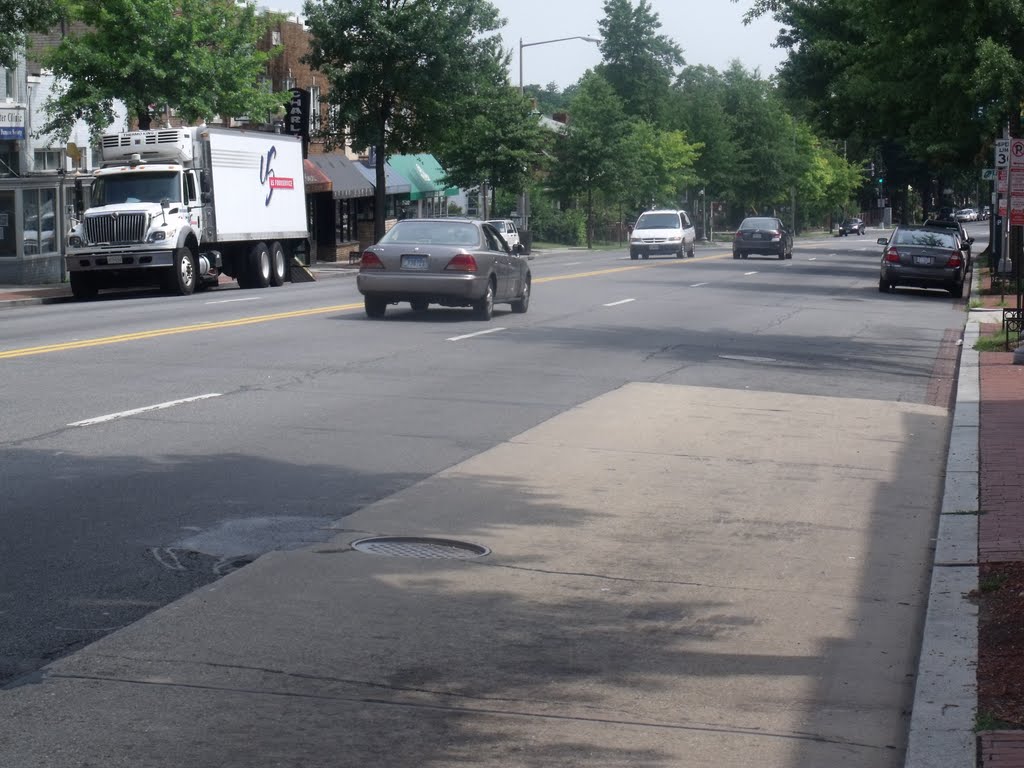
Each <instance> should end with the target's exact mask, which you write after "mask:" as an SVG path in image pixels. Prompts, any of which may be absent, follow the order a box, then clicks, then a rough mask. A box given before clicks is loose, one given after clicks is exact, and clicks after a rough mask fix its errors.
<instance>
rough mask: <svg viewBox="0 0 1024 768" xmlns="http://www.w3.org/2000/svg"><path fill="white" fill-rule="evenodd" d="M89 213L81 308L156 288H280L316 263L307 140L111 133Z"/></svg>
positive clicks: (83, 236) (73, 265) (74, 253)
mask: <svg viewBox="0 0 1024 768" xmlns="http://www.w3.org/2000/svg"><path fill="white" fill-rule="evenodd" d="M101 152H102V164H101V167H100V168H99V169H98V170H96V171H94V172H93V178H92V194H91V199H90V207H89V209H88V210H86V211H84V212H82V213H81V217H80V219H79V220H78V221H77V222H76V223H75V226H74V227H73V228H72V230H71V232H70V233H69V234H68V241H67V249H66V251H65V263H66V265H67V271H68V276H69V279H70V281H71V291H72V293H73V294H74V295H75V297H76V298H79V299H89V298H92V297H94V296H95V295H96V293H97V291H99V290H100V289H101V288H109V287H116V286H121V285H125V284H130V285H138V284H156V285H160V286H161V287H162V288H163V289H164V290H167V291H171V292H174V293H178V294H182V295H187V294H190V293H192V292H193V291H195V290H202V289H203V288H206V287H208V286H211V285H216V284H217V282H218V278H219V275H220V274H222V273H223V274H225V275H228V276H229V277H233V278H235V280H237V281H238V285H239V287H241V288H264V287H266V286H268V285H270V286H276V285H281V284H282V283H284V282H285V280H287V279H288V278H289V275H290V267H289V265H290V263H291V260H292V256H293V255H297V254H300V253H308V249H309V230H308V226H307V219H306V194H305V186H304V179H303V165H302V142H301V140H299V139H298V138H295V137H292V136H288V135H283V134H276V133H263V132H259V131H241V130H228V129H221V128H210V127H206V126H201V127H197V128H195V127H194V128H173V129H172V128H167V129H158V130H147V131H131V132H128V133H118V134H108V135H106V136H103V137H102V141H101Z"/></svg>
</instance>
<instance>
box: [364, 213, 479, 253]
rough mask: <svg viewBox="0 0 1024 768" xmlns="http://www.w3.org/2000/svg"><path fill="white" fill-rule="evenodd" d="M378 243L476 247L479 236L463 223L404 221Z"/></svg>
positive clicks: (470, 225)
mask: <svg viewBox="0 0 1024 768" xmlns="http://www.w3.org/2000/svg"><path fill="white" fill-rule="evenodd" d="M380 242H381V243H432V244H435V243H436V244H440V245H471V246H476V245H479V244H480V235H479V233H478V230H477V228H476V227H475V226H474V225H473V224H470V223H468V222H464V221H463V222H459V221H416V220H415V219H406V220H405V221H400V222H398V223H397V224H395V226H393V227H392V228H391V229H390V230H388V232H387V233H386V234H385V235H384V237H382V238H381V239H380Z"/></svg>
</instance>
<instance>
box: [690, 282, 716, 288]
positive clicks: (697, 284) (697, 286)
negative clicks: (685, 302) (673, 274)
mask: <svg viewBox="0 0 1024 768" xmlns="http://www.w3.org/2000/svg"><path fill="white" fill-rule="evenodd" d="M702 285H711V283H694V284H693V285H691V286H690V287H691V288H700V287H701V286H702Z"/></svg>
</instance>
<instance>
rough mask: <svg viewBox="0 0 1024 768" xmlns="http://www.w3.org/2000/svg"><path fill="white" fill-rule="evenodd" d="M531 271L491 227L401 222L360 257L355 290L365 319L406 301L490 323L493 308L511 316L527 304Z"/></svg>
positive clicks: (438, 221)
mask: <svg viewBox="0 0 1024 768" xmlns="http://www.w3.org/2000/svg"><path fill="white" fill-rule="evenodd" d="M530 282H531V276H530V268H529V266H528V261H527V259H526V257H525V256H522V255H521V254H520V253H519V252H518V249H517V250H516V251H513V249H512V248H511V247H509V245H508V243H506V242H505V240H504V239H503V238H502V237H501V235H499V234H498V232H497V230H496V229H495V228H494V227H493V226H492V225H490V224H488V223H486V222H482V221H475V220H471V219H404V220H402V221H399V222H398V223H397V224H395V226H394V227H392V228H391V229H390V230H389V231H388V232H387V233H386V234H385V235H384V237H382V238H381V239H380V240H379V241H378V242H377V244H376V245H372V246H370V247H369V248H367V249H366V251H365V252H364V253H363V256H362V259H361V261H360V263H359V274H358V275H357V276H356V287H357V288H358V289H359V292H360V293H361V294H363V304H364V307H365V309H366V314H367V316H368V317H372V318H380V317H384V314H385V312H386V311H387V307H388V304H397V303H398V302H402V301H407V302H409V304H411V305H412V308H413V309H414V310H416V311H419V312H422V311H424V310H426V309H427V307H428V306H430V305H431V304H440V305H441V306H444V307H472V308H473V313H474V315H475V316H476V317H477V318H478V319H480V320H490V319H491V315H492V313H493V311H494V305H495V304H503V303H504V304H511V305H512V311H513V312H526V310H527V308H528V307H529V306H530Z"/></svg>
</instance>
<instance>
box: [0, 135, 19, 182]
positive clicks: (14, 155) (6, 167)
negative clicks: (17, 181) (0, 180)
mask: <svg viewBox="0 0 1024 768" xmlns="http://www.w3.org/2000/svg"><path fill="white" fill-rule="evenodd" d="M18 175H20V174H19V173H18V150H17V145H16V144H15V143H14V142H6V141H0V176H18Z"/></svg>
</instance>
